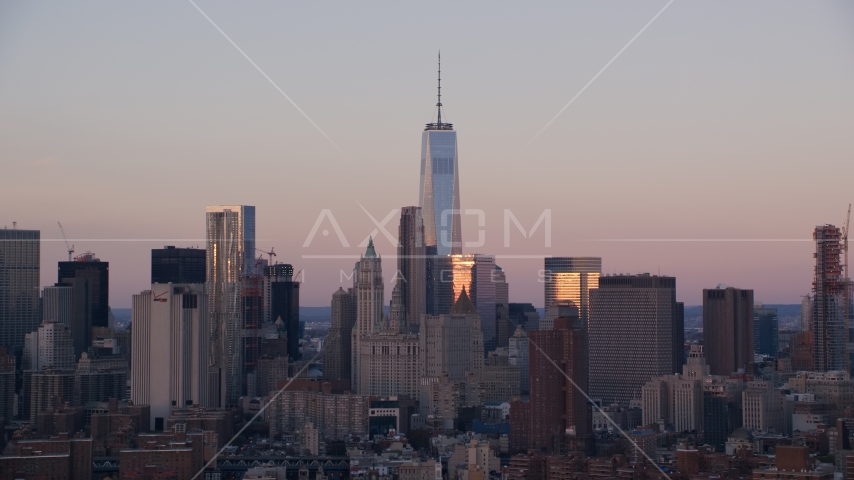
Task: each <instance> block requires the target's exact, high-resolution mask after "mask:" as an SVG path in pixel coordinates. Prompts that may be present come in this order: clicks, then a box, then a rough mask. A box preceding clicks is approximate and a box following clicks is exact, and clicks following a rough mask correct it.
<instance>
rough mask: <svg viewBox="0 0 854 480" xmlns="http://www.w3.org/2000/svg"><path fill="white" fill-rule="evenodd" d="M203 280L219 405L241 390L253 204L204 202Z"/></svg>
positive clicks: (233, 399)
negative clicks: (245, 280)
mask: <svg viewBox="0 0 854 480" xmlns="http://www.w3.org/2000/svg"><path fill="white" fill-rule="evenodd" d="M206 217H207V228H206V230H207V245H206V247H207V248H206V249H205V253H206V256H207V265H206V270H207V280H208V281H207V284H208V312H209V315H210V325H211V343H212V347H213V348H212V352H211V357H212V358H211V361H212V364H213V365H214V368H216V369H217V370H216V373H217V375H216V376H217V379H216V382H215V383H214V384H213V385H212V388H213V389H215V390H216V392H214V393H215V398H219V406H226V405H232V404H234V403H235V402H237V399H238V398H239V397H240V396H241V394H242V393H243V383H244V382H243V355H242V349H241V339H240V334H241V329H242V327H243V322H242V319H241V316H242V315H241V314H242V312H241V298H240V296H241V277H243V276H244V275H246V274H248V273H250V272H252V271H253V270H254V263H253V262H254V255H255V207H253V206H244V205H233V206H214V207H207V215H206Z"/></svg>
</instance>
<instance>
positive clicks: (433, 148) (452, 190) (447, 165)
mask: <svg viewBox="0 0 854 480" xmlns="http://www.w3.org/2000/svg"><path fill="white" fill-rule="evenodd" d="M438 81H439V84H438V89H437V95H438V100H437V102H436V112H437V114H436V123H428V124H427V126H426V128H424V132H423V133H422V134H421V185H420V190H419V195H418V205H419V206H420V207H421V216H422V219H423V221H424V245H425V247H426V249H427V254H428V255H429V254H431V253H432V254H436V255H448V254H456V253H462V233H461V231H460V179H459V166H458V165H457V158H458V157H457V132H455V131H454V126H453V125H452V124H450V123H445V122H443V121H442V54H441V52H440V53H439V78H438ZM431 247H432V248H431Z"/></svg>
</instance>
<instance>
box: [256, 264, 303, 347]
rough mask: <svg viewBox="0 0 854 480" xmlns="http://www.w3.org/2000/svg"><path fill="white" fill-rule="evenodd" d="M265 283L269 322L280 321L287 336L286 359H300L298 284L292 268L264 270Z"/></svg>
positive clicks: (280, 266)
mask: <svg viewBox="0 0 854 480" xmlns="http://www.w3.org/2000/svg"><path fill="white" fill-rule="evenodd" d="M264 272H265V277H266V278H265V281H266V282H267V283H268V285H269V295H270V321H272V322H278V321H279V319H280V318H281V319H282V322H284V324H285V332H286V333H287V336H288V358H289V359H290V360H292V361H295V360H299V359H301V358H302V354H301V353H300V350H299V337H300V335H299V285H300V284H299V282H295V281H294V278H293V275H294V267H292V266H291V265H290V264H287V263H277V264H275V265H270V266H267V267H265V268H264Z"/></svg>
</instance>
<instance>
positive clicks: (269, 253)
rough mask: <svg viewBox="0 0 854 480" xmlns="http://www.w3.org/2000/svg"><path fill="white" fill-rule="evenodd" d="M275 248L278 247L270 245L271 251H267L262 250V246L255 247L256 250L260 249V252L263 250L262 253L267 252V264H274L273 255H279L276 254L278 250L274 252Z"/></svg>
mask: <svg viewBox="0 0 854 480" xmlns="http://www.w3.org/2000/svg"><path fill="white" fill-rule="evenodd" d="M275 248H276V247H270V251H269V252H265V251H264V250H261V249H260V248H258V247H255V250H258V251H259V252H261V253H266V254H267V258H268V261H267V264H268V265H272V264H273V257H275V256H277V255H276V252H274V251H273V250H274V249H275Z"/></svg>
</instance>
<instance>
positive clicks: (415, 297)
mask: <svg viewBox="0 0 854 480" xmlns="http://www.w3.org/2000/svg"><path fill="white" fill-rule="evenodd" d="M397 238H398V240H397V241H398V246H397V273H396V274H395V275H396V276H397V278H398V280H399V281H402V282H403V283H402V286H401V289H402V290H403V292H402V293H403V311H404V318H403V323H404V325H402V326H401V327H402V328H403V330H405V331H407V332H408V331H411V330H414V329H417V328H418V324H419V322H420V321H421V315H423V314H424V313H426V312H427V310H426V306H425V302H426V295H425V294H426V289H425V288H424V283H425V282H426V281H427V276H426V275H427V273H426V261H425V252H424V223H423V221H422V218H421V208H420V207H403V208H402V209H401V211H400V227H399V233H398V237H397Z"/></svg>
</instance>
